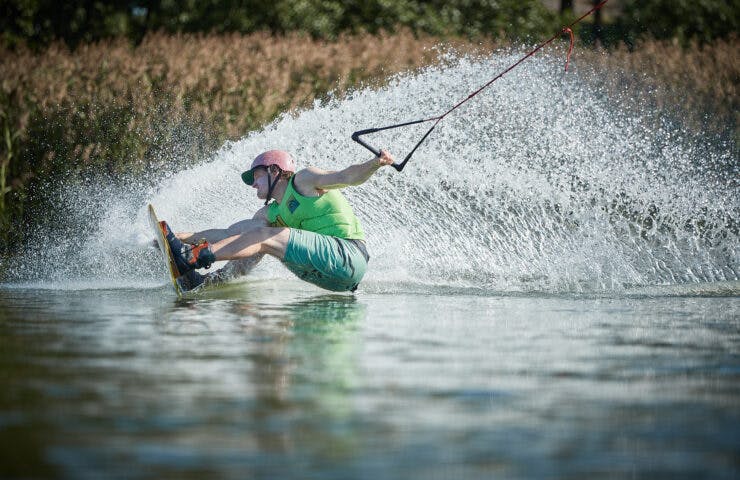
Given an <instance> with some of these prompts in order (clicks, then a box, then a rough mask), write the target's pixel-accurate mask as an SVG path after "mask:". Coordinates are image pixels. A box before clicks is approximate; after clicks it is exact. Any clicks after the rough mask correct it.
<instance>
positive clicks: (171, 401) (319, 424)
mask: <svg viewBox="0 0 740 480" xmlns="http://www.w3.org/2000/svg"><path fill="white" fill-rule="evenodd" d="M724 288H725V289H730V290H731V291H732V290H733V289H734V292H735V295H734V296H660V297H655V296H645V295H635V296H592V297H588V296H575V295H541V294H540V295H516V296H511V295H508V296H507V295H492V294H488V295H482V294H475V295H471V294H467V295H466V294H464V293H461V292H460V291H457V290H450V289H443V288H439V289H436V290H434V289H431V290H427V291H425V292H424V291H416V292H414V291H407V292H403V291H401V292H397V293H383V292H379V291H376V292H373V290H374V289H375V290H380V288H379V286H375V288H374V287H373V286H370V287H368V288H367V289H366V290H368V291H365V292H362V293H360V294H358V295H356V296H352V295H333V294H330V295H327V294H325V293H323V292H321V291H320V290H318V289H311V288H306V287H304V286H303V284H301V283H299V282H297V281H295V282H294V281H254V282H246V283H241V284H237V285H232V286H229V287H226V288H224V289H221V290H216V291H213V292H210V293H206V294H204V295H201V296H198V297H196V298H192V299H186V300H181V301H178V300H176V299H175V298H174V297H173V295H172V293H171V292H170V291H169V289H167V288H166V287H162V288H147V289H121V290H112V289H107V290H95V289H86V290H66V291H65V290H39V289H29V288H18V287H14V288H4V289H0V345H2V349H1V350H0V352H1V353H0V379H1V380H0V383H1V384H2V388H1V389H0V452H2V453H1V454H0V456H2V461H0V465H2V466H1V467H0V473H1V474H2V477H3V478H29V477H51V476H54V477H59V478H83V479H84V478H90V479H94V478H203V477H204V476H207V477H209V478H337V479H340V478H368V479H371V478H372V479H376V478H390V479H393V478H398V479H401V478H418V479H422V478H440V479H441V478H444V479H447V478H492V477H498V478H584V479H586V478H597V477H598V478H604V477H608V478H714V479H722V478H727V479H730V478H737V474H738V471H739V470H740V462H739V461H738V457H737V452H738V451H740V409H739V408H738V406H739V405H740V382H739V381H738V380H740V319H739V318H740V316H739V315H738V312H740V298H738V296H737V291H738V290H737V288H738V286H737V284H734V285H733V284H730V285H725V286H724Z"/></svg>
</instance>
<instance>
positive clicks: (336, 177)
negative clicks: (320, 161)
mask: <svg viewBox="0 0 740 480" xmlns="http://www.w3.org/2000/svg"><path fill="white" fill-rule="evenodd" d="M392 163H393V156H391V154H390V153H388V152H386V151H385V150H381V151H380V156H379V157H375V158H373V159H372V160H368V161H367V162H363V163H358V164H356V165H350V166H349V167H347V168H345V169H344V170H339V171H336V172H328V171H325V170H321V169H319V168H315V167H309V168H306V169H305V170H302V171H301V172H300V175H296V178H295V180H294V182H297V183H298V189H299V190H300V191H302V192H308V191H310V190H316V191H318V192H319V193H320V192H321V191H323V190H331V189H335V188H344V187H349V186H351V185H360V184H362V183H365V182H366V181H367V179H368V178H370V177H372V175H373V174H374V173H375V172H376V171H377V170H378V169H379V168H380V167H382V166H384V165H391V164H392Z"/></svg>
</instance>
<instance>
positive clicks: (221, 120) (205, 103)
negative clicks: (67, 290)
mask: <svg viewBox="0 0 740 480" xmlns="http://www.w3.org/2000/svg"><path fill="white" fill-rule="evenodd" d="M437 42H438V40H436V39H435V38H433V37H429V36H415V35H414V34H412V33H411V32H409V31H401V32H398V33H395V34H392V35H388V34H380V35H368V34H363V35H352V36H342V37H340V38H338V39H337V40H336V41H332V42H326V41H321V40H312V39H310V38H307V37H304V36H301V35H297V34H289V35H285V36H282V37H274V36H270V35H268V34H264V33H256V34H250V35H239V34H232V35H166V34H150V35H148V36H147V37H145V38H144V40H143V41H142V42H141V44H140V45H138V46H137V47H135V48H133V47H131V46H130V44H129V43H128V42H127V41H125V40H113V41H105V42H101V43H94V44H86V45H81V46H79V47H78V48H77V49H75V50H74V51H69V50H68V49H67V48H66V47H64V46H63V45H61V44H53V45H51V46H50V47H49V48H47V49H46V50H44V51H43V52H41V53H32V52H30V51H27V50H23V49H19V50H15V51H10V50H0V72H1V73H0V82H1V83H0V134H2V137H3V138H2V142H0V228H1V229H2V230H1V231H0V253H3V252H8V251H9V250H10V249H11V248H12V247H14V246H17V245H19V244H20V243H21V242H22V232H23V230H24V227H23V226H24V225H25V226H29V225H33V224H34V222H36V221H37V219H34V218H32V216H33V214H34V213H33V212H34V211H35V209H33V208H30V207H33V206H34V204H35V202H36V201H37V200H36V199H38V198H39V195H37V193H38V192H39V191H40V190H41V188H40V187H41V186H42V185H46V184H47V183H48V181H49V180H54V179H58V178H61V177H64V176H67V175H75V174H77V173H81V172H88V171H95V172H108V173H110V174H112V175H117V174H122V173H136V172H139V171H143V170H146V169H150V168H157V167H158V166H164V165H171V164H173V163H175V164H178V163H179V164H187V163H188V162H192V161H196V160H198V159H202V158H204V157H205V156H206V155H207V153H208V152H209V151H212V150H213V149H214V148H216V147H218V146H219V145H221V143H222V142H223V141H224V140H225V139H228V138H238V137H240V136H242V135H243V134H245V133H246V132H248V131H249V130H252V129H255V128H257V127H259V126H261V125H263V124H264V123H266V122H269V121H270V120H272V119H273V118H275V117H276V116H277V115H278V114H280V113H281V112H284V111H287V110H290V109H295V108H301V107H305V106H309V105H310V104H312V102H313V101H314V100H315V99H317V98H318V99H321V98H324V97H325V95H326V94H327V92H330V91H334V92H339V93H341V92H344V91H346V90H347V89H348V88H351V87H354V86H357V85H359V84H374V83H380V82H383V81H384V79H387V78H388V77H389V76H390V75H392V74H394V73H397V72H399V71H404V70H408V69H414V68H418V67H421V66H424V65H428V64H431V63H435V62H437V61H439V51H438V50H437V49H435V48H434V47H435V46H436V44H437ZM738 43H740V42H738V41H737V40H736V39H730V40H727V41H719V42H715V43H713V44H708V45H705V46H703V47H701V48H699V47H696V48H690V49H683V48H681V47H680V46H678V45H676V44H674V43H671V42H657V41H649V42H645V43H644V44H642V45H640V46H639V47H638V48H636V49H634V50H633V51H630V50H627V49H616V50H614V51H610V52H605V51H592V50H581V51H579V52H577V53H576V56H575V57H574V61H580V62H581V63H582V64H587V65H589V66H590V67H592V68H594V69H596V70H599V71H602V72H603V78H604V82H605V83H606V85H607V86H608V88H609V89H613V90H615V91H619V90H622V89H624V88H625V84H627V85H628V87H629V88H634V89H640V91H641V92H642V93H641V95H642V94H644V95H647V96H648V97H649V98H651V99H653V103H654V106H655V107H656V108H662V107H663V106H667V105H673V106H675V105H679V107H680V111H681V112H684V113H683V115H684V117H685V120H686V122H687V123H688V124H691V125H693V126H694V128H696V129H697V130H709V131H712V132H717V133H718V134H723V135H726V136H727V135H729V137H730V138H731V139H732V140H733V141H734V142H736V140H737V138H738V133H737V117H738V111H740V109H738V92H737V84H738V78H740V72H739V71H738V70H739V68H740V67H739V66H738V63H737V61H736V54H735V53H734V52H736V51H737V50H738ZM445 44H446V45H448V46H449V45H450V44H452V45H451V46H452V47H454V48H455V49H456V50H458V51H459V52H461V53H486V52H489V51H491V50H492V48H493V44H492V43H491V42H484V43H473V42H469V41H463V40H459V41H453V42H450V41H449V40H446V42H445ZM492 73H495V72H492ZM625 82H626V83H625ZM728 132H729V134H728ZM733 145H734V143H733ZM733 148H734V147H733ZM36 210H38V209H36Z"/></svg>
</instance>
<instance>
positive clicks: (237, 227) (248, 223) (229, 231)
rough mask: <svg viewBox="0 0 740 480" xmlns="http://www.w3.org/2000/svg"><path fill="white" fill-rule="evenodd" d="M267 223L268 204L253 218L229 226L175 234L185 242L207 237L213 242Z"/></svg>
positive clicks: (209, 241) (193, 241) (207, 239)
mask: <svg viewBox="0 0 740 480" xmlns="http://www.w3.org/2000/svg"><path fill="white" fill-rule="evenodd" d="M267 225H268V223H267V205H265V206H264V207H262V208H260V209H259V210H257V212H256V213H255V214H254V216H253V217H252V218H249V219H247V220H242V221H241V222H236V223H235V224H233V225H230V226H229V228H211V229H208V230H203V231H200V232H178V233H176V234H175V236H177V238H179V239H180V240H182V241H183V242H185V243H196V242H199V241H201V240H203V239H205V240H206V241H207V242H208V243H211V244H212V243H216V242H220V241H221V240H223V239H225V238H229V237H233V236H234V235H239V234H242V233H244V232H248V231H250V230H254V229H255V228H260V227H265V226H267Z"/></svg>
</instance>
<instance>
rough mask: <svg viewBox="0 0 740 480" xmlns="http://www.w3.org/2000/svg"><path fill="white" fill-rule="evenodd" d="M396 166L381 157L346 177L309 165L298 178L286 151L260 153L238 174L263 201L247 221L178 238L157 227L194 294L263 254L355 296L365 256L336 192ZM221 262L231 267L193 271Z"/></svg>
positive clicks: (359, 233)
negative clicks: (379, 170)
mask: <svg viewBox="0 0 740 480" xmlns="http://www.w3.org/2000/svg"><path fill="white" fill-rule="evenodd" d="M393 161H394V160H393V157H392V156H391V155H390V154H389V153H388V152H386V151H384V150H381V151H380V155H379V156H376V157H375V158H373V159H372V160H369V161H366V162H363V163H358V164H355V165H351V166H349V167H347V168H345V169H343V170H339V171H326V170H322V169H319V168H316V167H312V166H309V167H308V168H304V169H302V170H299V171H297V172H296V163H295V160H294V159H293V156H292V155H291V154H290V153H288V152H286V151H283V150H269V151H266V152H264V153H261V154H259V155H258V156H257V157H256V158H255V159H254V161H253V162H252V164H251V166H250V168H249V170H247V171H245V172H244V173H242V175H241V177H242V180H243V181H244V183H246V184H247V185H249V186H251V187H253V188H255V189H256V190H257V192H256V194H257V198H259V199H264V200H265V205H264V206H263V207H262V208H260V209H259V210H257V212H256V213H255V214H254V215H253V216H252V218H250V219H246V220H242V221H240V222H236V223H234V224H233V225H231V226H229V227H228V228H224V229H210V230H203V231H200V232H177V233H175V232H173V231H172V230H171V229H170V227H169V225H168V224H167V222H164V221H162V222H160V228H161V229H162V233H163V234H164V236H165V238H166V239H167V242H168V243H169V246H170V249H171V251H172V255H173V257H174V261H175V264H176V266H177V270H178V273H179V275H180V283H181V286H183V288H184V289H186V290H192V289H194V288H197V287H199V286H200V285H203V284H204V283H205V284H210V283H217V282H221V281H223V280H225V279H229V278H233V277H236V276H239V275H244V274H246V273H247V272H248V271H249V270H251V268H252V267H253V266H254V265H255V264H256V263H257V262H258V261H259V260H260V259H261V258H262V256H263V255H265V254H268V255H272V256H273V257H275V258H277V259H278V260H280V261H281V262H282V263H283V264H284V265H285V266H286V267H287V268H288V269H289V270H290V271H291V272H293V273H294V274H295V275H296V276H298V278H300V279H302V280H305V281H307V282H310V283H312V284H314V285H317V286H319V287H321V288H324V289H327V290H332V291H355V290H356V289H357V286H358V285H359V283H360V281H361V280H362V277H363V276H364V275H365V270H366V269H367V263H368V261H369V260H370V256H369V254H368V252H367V247H366V245H365V233H364V231H363V230H362V226H361V225H360V221H359V220H358V218H357V217H356V216H355V214H354V212H353V210H352V207H351V206H350V204H349V202H348V201H347V199H346V198H345V197H344V195H342V193H341V192H340V189H342V188H345V187H349V186H355V185H360V184H362V183H364V182H365V181H367V180H368V179H369V178H370V177H371V176H372V175H373V174H374V173H375V172H376V171H377V170H378V169H379V168H380V167H383V166H386V165H391V164H393ZM220 260H230V261H229V262H228V263H227V264H226V266H225V267H224V268H222V269H221V270H218V271H217V272H212V273H209V274H207V275H201V274H200V273H198V272H197V271H196V269H199V268H209V267H210V266H211V264H212V263H213V262H216V261H220Z"/></svg>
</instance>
